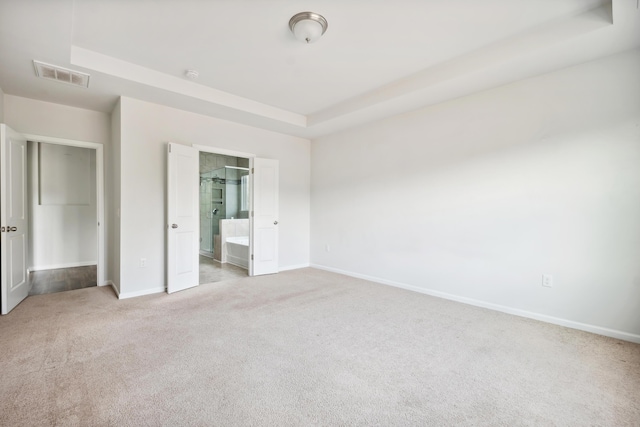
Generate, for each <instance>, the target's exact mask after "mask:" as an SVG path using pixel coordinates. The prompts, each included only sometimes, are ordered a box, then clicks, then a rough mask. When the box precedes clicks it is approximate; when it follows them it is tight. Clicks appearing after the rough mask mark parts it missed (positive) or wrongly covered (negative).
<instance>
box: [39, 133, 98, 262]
mask: <svg viewBox="0 0 640 427" xmlns="http://www.w3.org/2000/svg"><path fill="white" fill-rule="evenodd" d="M28 144H29V146H28V161H29V168H28V171H29V180H28V185H29V201H30V206H29V231H30V233H29V245H28V248H29V255H30V256H29V269H30V270H32V271H36V270H50V269H55V268H67V267H78V266H84V265H95V264H96V262H97V236H98V230H97V227H96V220H97V216H96V215H97V211H96V153H95V150H91V149H88V148H78V147H69V146H63V145H53V144H42V145H41V146H40V147H38V145H39V144H38V143H36V142H31V141H30V142H29V143H28ZM56 169H63V170H64V171H65V173H64V174H62V173H54V172H56ZM47 170H50V171H51V173H50V174H49V175H47V173H46V172H47ZM41 173H42V176H41V175H40V174H41ZM61 178H65V179H61ZM74 184H81V185H82V187H83V188H70V187H71V186H73V185H74ZM65 188H66V189H68V190H69V191H70V194H69V196H70V197H68V198H67V199H68V200H59V197H56V196H60V195H61V194H65V191H64V189H65ZM60 190H62V191H60Z"/></svg>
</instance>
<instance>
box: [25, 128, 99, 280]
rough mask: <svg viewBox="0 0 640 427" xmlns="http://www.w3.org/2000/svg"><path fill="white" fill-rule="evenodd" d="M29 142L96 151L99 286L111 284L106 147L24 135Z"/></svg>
mask: <svg viewBox="0 0 640 427" xmlns="http://www.w3.org/2000/svg"><path fill="white" fill-rule="evenodd" d="M22 135H24V137H25V138H26V139H27V141H32V142H44V143H48V144H57V145H67V146H71V147H81V148H90V149H94V150H96V211H97V225H96V227H97V231H98V239H97V240H98V248H97V249H98V250H97V252H96V253H97V263H98V264H97V285H98V286H105V285H107V284H109V283H108V282H107V279H106V271H105V270H106V269H105V267H106V263H105V255H106V251H105V246H104V243H105V241H106V240H105V237H106V236H105V221H104V217H105V213H104V212H105V200H104V197H105V196H104V145H102V144H98V143H97V142H87V141H77V140H73V139H65V138H55V137H51V136H43V135H33V134H28V133H23V134H22Z"/></svg>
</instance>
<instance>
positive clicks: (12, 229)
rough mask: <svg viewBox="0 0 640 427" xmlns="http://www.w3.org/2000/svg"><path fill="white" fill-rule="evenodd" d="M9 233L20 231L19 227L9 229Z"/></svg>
mask: <svg viewBox="0 0 640 427" xmlns="http://www.w3.org/2000/svg"><path fill="white" fill-rule="evenodd" d="M9 231H18V227H9Z"/></svg>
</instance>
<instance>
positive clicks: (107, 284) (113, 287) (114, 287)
mask: <svg viewBox="0 0 640 427" xmlns="http://www.w3.org/2000/svg"><path fill="white" fill-rule="evenodd" d="M101 286H111V289H113V292H115V293H116V296H117V297H118V299H120V291H118V288H117V287H116V284H115V283H113V282H112V281H111V280H107V281H106V282H104V284H103V285H101Z"/></svg>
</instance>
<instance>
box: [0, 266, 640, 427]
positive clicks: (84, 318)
mask: <svg viewBox="0 0 640 427" xmlns="http://www.w3.org/2000/svg"><path fill="white" fill-rule="evenodd" d="M0 343H1V344H0V364H1V367H2V369H1V370H0V371H1V381H0V424H1V425H7V426H35V425H65V426H66V425H71V426H72V425H78V426H161V425H166V426H187V425H197V426H204V425H218V426H237V425H242V426H245V425H246V426H249V425H250V426H276V425H277V426H287V425H296V426H298V425H303V426H308V425H362V426H370V425H381V426H392V425H398V426H430V425H433V426H450V425H451V426H453V425H456V426H457V425H480V426H521V425H530V426H554V425H557V426H638V425H640V345H638V344H633V343H629V342H624V341H619V340H615V339H611V338H607V337H602V336H598V335H594V334H590V333H586V332H581V331H576V330H572V329H567V328H563V327H560V326H555V325H551V324H546V323H542V322H538V321H534V320H530V319H524V318H520V317H515V316H511V315H508V314H504V313H499V312H494V311H490V310H485V309H482V308H478V307H473V306H469V305H464V304H460V303H456V302H452V301H447V300H443V299H439V298H434V297H430V296H426V295H421V294H416V293H413V292H409V291H404V290H401V289H396V288H392V287H387V286H383V285H378V284H374V283H370V282H367V281H364V280H359V279H354V278H350V277H345V276H342V275H338V274H333V273H329V272H325V271H320V270H315V269H310V268H307V269H301V270H295V271H288V272H283V273H280V274H278V275H272V276H262V277H256V278H250V277H245V278H239V279H233V280H228V281H224V282H219V283H214V284H209V285H202V286H199V287H198V288H194V289H191V290H186V291H183V292H179V293H176V294H172V295H166V294H157V295H149V296H145V297H139V298H133V299H128V300H122V301H119V300H117V299H116V297H115V296H114V294H113V292H112V290H111V289H110V288H108V287H94V288H87V289H81V290H76V291H69V292H61V293H56V294H50V295H36V296H32V297H29V298H27V299H26V300H25V301H24V302H22V303H21V304H20V305H19V306H18V307H17V308H16V309H15V310H14V311H13V312H12V313H10V314H9V315H7V316H3V317H1V318H0Z"/></svg>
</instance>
